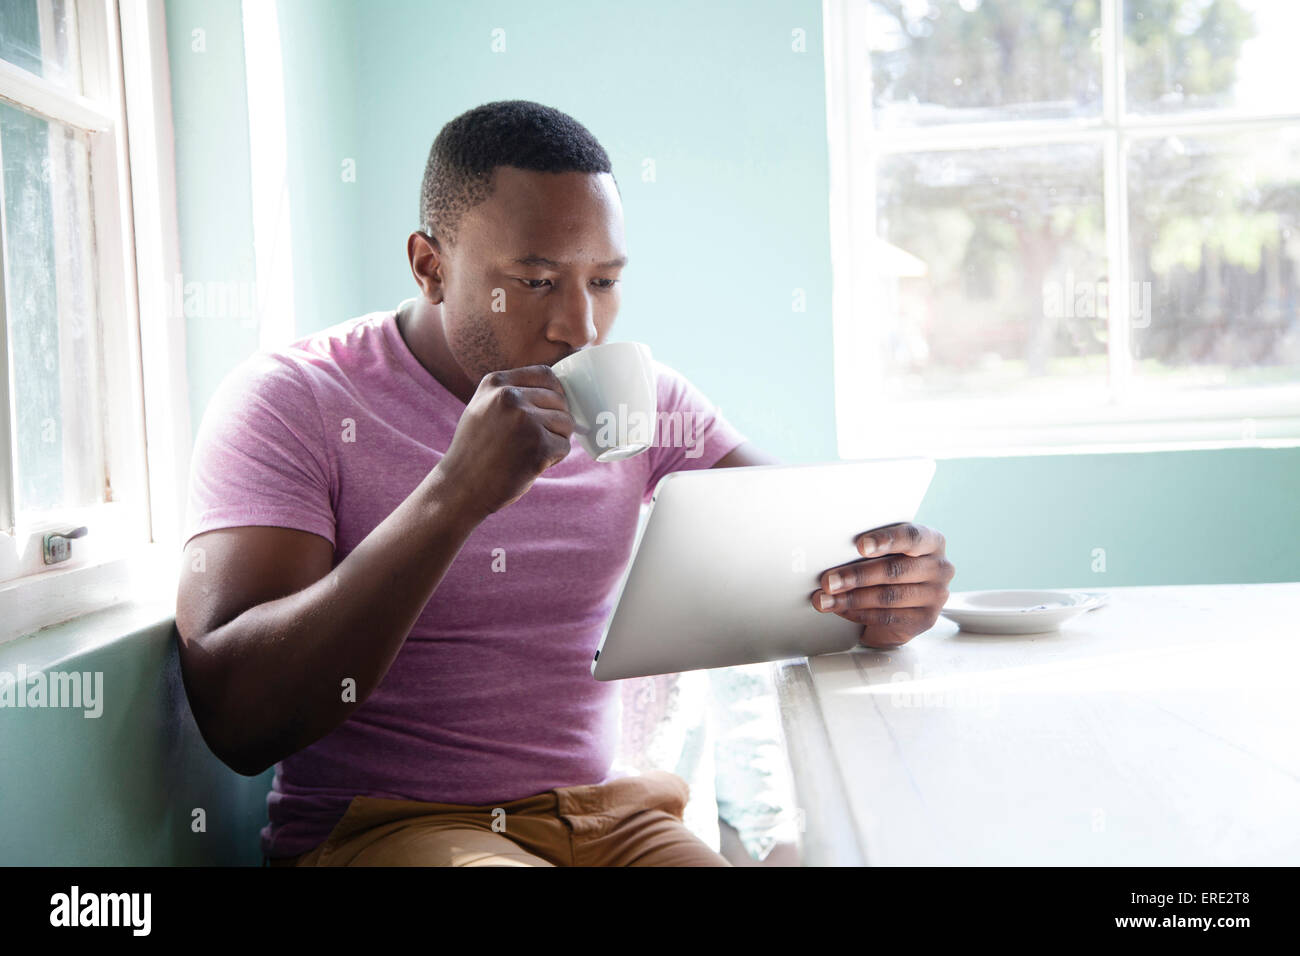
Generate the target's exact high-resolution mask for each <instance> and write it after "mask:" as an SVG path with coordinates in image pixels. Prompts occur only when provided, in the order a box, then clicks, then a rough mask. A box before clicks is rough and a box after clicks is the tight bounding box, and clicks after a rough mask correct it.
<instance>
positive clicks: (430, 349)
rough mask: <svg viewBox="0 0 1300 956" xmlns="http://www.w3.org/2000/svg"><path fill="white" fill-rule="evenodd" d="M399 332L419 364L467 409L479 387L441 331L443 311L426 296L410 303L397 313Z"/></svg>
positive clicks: (403, 305)
mask: <svg viewBox="0 0 1300 956" xmlns="http://www.w3.org/2000/svg"><path fill="white" fill-rule="evenodd" d="M397 331H398V332H399V333H401V336H402V338H403V339H404V340H405V342H406V347H407V348H409V349H410V350H411V354H412V355H414V356H415V358H416V361H418V362H419V363H420V364H421V365H423V366H424V367H425V368H426V369H428V371H429V374H430V375H432V376H433V377H434V378H436V379H437V380H438V382H439V383H440V384H441V385H442V387H443V388H445V389H446V390H447V391H449V392H451V394H453V395H455V396H456V397H457V398H458V399H460V400H461V401H462V402H464V403H465V404H466V405H468V404H469V400H470V399H471V398H473V396H474V391H475V389H476V388H477V387H478V383H477V382H471V381H470V379H469V376H467V375H466V374H465V372H464V371H463V370H462V369H461V367H460V366H459V365H457V364H456V360H455V359H454V358H452V355H451V349H449V348H448V347H447V336H446V333H445V331H444V330H443V327H442V309H441V307H440V306H436V305H433V304H432V303H430V302H429V301H428V300H427V299H425V298H424V297H423V296H417V297H416V298H414V299H407V300H406V301H405V302H403V303H402V304H401V306H400V307H399V308H398V310H397Z"/></svg>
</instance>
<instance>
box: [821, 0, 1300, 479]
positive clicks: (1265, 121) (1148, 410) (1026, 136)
mask: <svg viewBox="0 0 1300 956" xmlns="http://www.w3.org/2000/svg"><path fill="white" fill-rule="evenodd" d="M1122 3H1123V0H1101V2H1100V13H1101V25H1100V29H1101V36H1100V40H1101V81H1102V109H1101V112H1100V114H1099V115H1098V116H1095V117H1084V118H1064V119H1029V120H1006V121H993V122H984V123H969V122H954V123H947V124H935V125H929V126H919V127H890V128H888V129H886V130H879V131H878V130H876V129H874V127H873V120H872V99H871V70H870V58H869V56H868V53H867V48H866V42H867V41H866V37H867V36H868V29H867V23H868V16H867V3H866V2H861V0H823V4H822V15H823V26H824V37H825V51H824V52H825V65H826V109H827V133H828V143H829V150H830V157H829V158H830V224H831V259H832V274H833V279H832V305H831V312H832V337H833V343H834V348H833V352H834V381H835V407H836V437H837V444H838V448H839V453H840V455H841V457H844V458H865V457H878V456H881V455H890V454H926V455H932V456H934V457H961V456H971V455H1000V454H1012V453H1045V452H1046V453H1068V452H1074V451H1103V450H1106V451H1113V450H1149V449H1157V448H1161V449H1171V448H1217V447H1241V446H1253V447H1258V446H1267V447H1279V446H1286V447H1290V446H1294V445H1298V444H1300V382H1297V383H1290V384H1288V385H1287V387H1285V388H1281V389H1279V388H1277V387H1268V386H1241V387H1239V388H1236V389H1233V390H1232V392H1233V393H1234V394H1233V395H1232V397H1231V399H1230V400H1229V401H1228V402H1226V403H1222V402H1219V403H1216V402H1211V401H1208V400H1207V397H1208V396H1207V395H1206V394H1205V393H1203V392H1200V391H1199V390H1197V389H1194V388H1187V389H1183V390H1177V389H1172V390H1160V389H1158V388H1153V389H1150V390H1149V391H1148V394H1147V396H1145V397H1138V396H1137V394H1136V392H1135V389H1134V384H1135V383H1134V374H1133V358H1132V350H1131V343H1130V337H1129V333H1130V329H1131V321H1130V315H1129V298H1128V296H1127V295H1115V296H1110V297H1108V303H1107V304H1108V320H1107V321H1108V336H1107V368H1108V373H1109V374H1108V382H1107V385H1106V393H1105V395H1106V397H1105V399H1104V400H1103V401H1100V402H1098V403H1095V404H1093V405H1090V406H1089V407H1088V408H1086V409H1084V410H1079V409H1068V408H1051V409H1048V410H1041V409H1038V408H1031V409H1029V410H1028V414H1025V412H1026V410H1025V409H1024V408H1023V405H1024V403H1025V401H1026V399H1025V397H1023V396H1017V395H1015V394H1014V393H1013V395H1012V397H1009V398H1006V399H1002V400H995V399H993V398H991V397H986V396H974V399H975V402H974V404H972V400H971V397H968V396H963V397H960V398H947V399H941V398H934V399H923V400H921V401H920V403H919V404H917V403H913V404H902V403H900V404H896V405H893V406H892V410H893V411H894V412H898V411H904V410H905V411H906V414H907V417H908V421H907V423H906V424H907V426H908V427H907V432H906V434H904V433H903V432H902V431H901V430H898V431H896V432H894V433H893V434H891V435H889V436H888V437H886V438H885V439H884V440H883V441H882V440H881V436H880V435H879V434H877V435H873V434H872V431H873V429H872V423H873V421H876V420H877V418H876V417H875V416H878V415H879V410H880V409H881V408H884V407H891V406H890V396H889V394H888V392H887V390H886V389H885V386H884V380H885V375H884V373H885V364H884V361H883V358H882V352H881V349H880V348H879V345H878V340H877V339H876V337H875V334H874V332H873V330H872V328H871V327H870V326H871V323H869V322H864V321H862V319H861V317H862V316H864V315H869V314H870V311H869V309H870V305H869V304H870V303H871V302H872V301H873V299H874V294H873V293H874V288H873V287H874V285H875V283H876V279H875V277H874V275H872V271H871V270H869V269H862V268H855V267H854V264H855V263H862V262H867V261H870V250H871V247H872V245H873V244H874V243H876V242H878V241H879V237H878V236H877V230H876V216H877V212H876V208H877V207H876V176H875V169H876V162H877V159H878V158H879V157H882V156H889V155H897V154H906V153H916V152H922V151H925V152H930V151H941V150H963V151H964V150H977V149H989V148H1000V147H1015V146H1044V145H1056V144H1071V143H1086V144H1089V145H1094V146H1100V147H1101V151H1102V170H1101V173H1102V201H1103V218H1104V220H1105V229H1106V239H1105V249H1106V258H1107V281H1108V285H1109V287H1110V288H1114V289H1125V290H1126V289H1129V288H1130V285H1129V283H1130V279H1131V263H1130V259H1129V253H1130V250H1129V235H1128V217H1129V195H1128V181H1127V179H1128V177H1127V168H1126V155H1127V149H1128V145H1129V144H1130V143H1132V142H1135V141H1139V140H1143V139H1151V138H1157V137H1162V136H1169V135H1188V136H1190V135H1199V134H1206V135H1216V134H1223V133H1229V132H1233V131H1246V130H1282V129H1300V112H1297V113H1260V114H1252V113H1237V112H1232V111H1225V110H1196V111H1184V112H1172V113H1167V114H1163V113H1162V114H1139V113H1131V112H1127V111H1126V110H1125V109H1124V108H1123V107H1124V85H1125V79H1126V77H1125V66H1124V62H1123V57H1122V50H1123V43H1124V20H1123V16H1122V12H1123V7H1122ZM1176 397H1181V398H1182V399H1183V400H1182V401H1179V402H1175V401H1172V399H1174V398H1176ZM981 403H982V404H983V406H984V408H985V409H986V410H987V411H989V412H991V413H994V414H992V415H991V416H990V417H989V418H988V419H986V420H983V421H980V420H974V421H973V420H972V419H973V418H975V416H974V414H973V411H972V409H973V408H974V406H976V405H980V404H981ZM1017 404H1019V405H1020V406H1021V408H1020V409H1019V411H1020V412H1021V414H1019V415H1012V417H1011V419H1010V420H1008V418H1006V417H1004V413H1007V412H1012V411H1014V410H1016V406H1017ZM922 406H923V407H922ZM1175 406H1178V407H1175ZM1016 419H1018V420H1016ZM954 422H960V426H959V427H958V428H954V427H953V423H954Z"/></svg>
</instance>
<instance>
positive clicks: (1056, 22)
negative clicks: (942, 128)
mask: <svg viewBox="0 0 1300 956" xmlns="http://www.w3.org/2000/svg"><path fill="white" fill-rule="evenodd" d="M1100 9H1101V8H1100V4H1099V3H1098V2H1097V0H1082V2H1078V0H1032V2H1023V3H1008V2H998V0H929V2H926V0H902V2H901V3H900V2H890V3H885V2H872V3H871V4H870V5H869V14H870V15H869V27H868V30H869V36H868V47H869V50H870V56H871V77H872V104H873V109H874V114H875V115H874V120H875V125H876V127H877V128H884V127H892V126H926V125H930V124H935V123H951V122H968V123H969V122H981V121H986V120H1013V119H1034V118H1043V117H1070V116H1098V115H1100V113H1101V39H1100V38H1101V12H1100Z"/></svg>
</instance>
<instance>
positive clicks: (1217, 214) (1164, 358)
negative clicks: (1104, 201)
mask: <svg viewBox="0 0 1300 956" xmlns="http://www.w3.org/2000/svg"><path fill="white" fill-rule="evenodd" d="M1128 162H1129V203H1130V222H1131V225H1130V249H1131V256H1132V263H1133V279H1134V280H1135V282H1136V283H1137V285H1136V286H1135V288H1134V290H1133V291H1134V292H1135V293H1137V295H1135V296H1132V297H1131V298H1132V299H1136V298H1137V296H1142V297H1145V298H1149V300H1150V308H1149V315H1150V320H1149V322H1144V321H1142V320H1140V319H1139V320H1136V321H1135V323H1134V325H1135V328H1134V330H1133V336H1132V345H1133V356H1134V359H1135V364H1136V369H1137V371H1138V373H1139V374H1141V375H1143V376H1145V377H1146V378H1148V379H1149V380H1150V381H1152V382H1153V383H1154V382H1156V381H1159V382H1160V383H1162V384H1165V385H1181V384H1200V385H1207V384H1208V385H1224V384H1226V385H1236V384H1244V383H1264V382H1284V381H1300V275H1298V274H1300V129H1288V130H1281V131H1269V132H1259V133H1243V132H1234V133H1232V134H1231V135H1224V136H1214V137H1210V136H1204V137H1173V136H1170V137H1165V138H1161V139H1156V140H1139V141H1137V142H1135V143H1134V144H1133V145H1132V146H1131V147H1130V149H1129V157H1128ZM1142 283H1147V286H1145V287H1144V286H1143V285H1142ZM1144 325H1145V326H1146V327H1143V326H1144Z"/></svg>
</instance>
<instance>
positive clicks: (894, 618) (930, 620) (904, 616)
mask: <svg viewBox="0 0 1300 956" xmlns="http://www.w3.org/2000/svg"><path fill="white" fill-rule="evenodd" d="M857 614H858V615H860V617H854V618H852V620H853V621H854V623H856V624H861V625H862V635H861V637H859V638H858V642H859V643H860V644H862V645H863V646H864V647H899V646H901V645H903V644H906V643H907V642H908V641H910V640H911V639H912V638H914V637H916V635H918V634H924V633H925V632H926V631H928V630H929V629H930V628H931V627H933V626H934V615H933V614H932V613H931V612H929V611H927V610H926V609H924V608H914V607H905V608H888V609H881V610H874V611H858V612H857Z"/></svg>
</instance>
